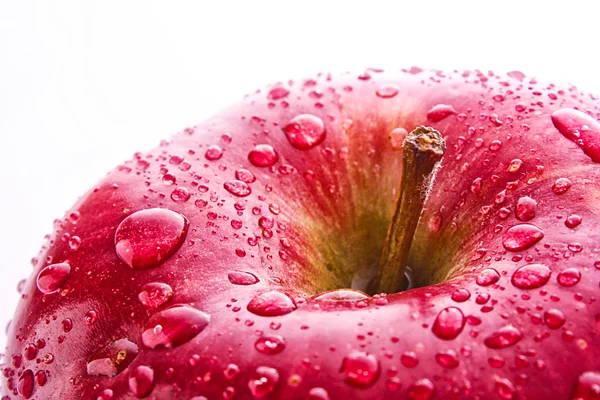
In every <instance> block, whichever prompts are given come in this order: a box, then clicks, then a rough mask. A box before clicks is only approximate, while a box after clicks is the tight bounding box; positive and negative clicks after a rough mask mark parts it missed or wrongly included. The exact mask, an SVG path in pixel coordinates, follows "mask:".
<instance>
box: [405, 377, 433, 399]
mask: <svg viewBox="0 0 600 400" xmlns="http://www.w3.org/2000/svg"><path fill="white" fill-rule="evenodd" d="M434 395H435V385H434V384H433V382H431V381H430V380H429V379H427V378H423V379H419V380H417V381H416V382H415V383H413V384H412V385H410V387H409V388H408V398H409V399H410V400H430V399H432V398H433V396H434Z"/></svg>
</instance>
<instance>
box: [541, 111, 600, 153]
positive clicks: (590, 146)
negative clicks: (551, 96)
mask: <svg viewBox="0 0 600 400" xmlns="http://www.w3.org/2000/svg"><path fill="white" fill-rule="evenodd" d="M551 118H552V123H553V124H554V126H555V127H556V129H558V131H559V132H560V133H562V135H563V136H564V137H566V138H567V139H569V140H571V141H573V142H575V143H577V145H578V146H579V147H581V148H582V149H583V152H584V153H585V154H586V155H587V156H588V157H590V158H591V159H592V161H594V162H600V123H599V122H598V121H596V120H595V119H594V118H592V117H590V116H589V115H587V114H586V113H584V112H582V111H579V110H574V109H572V108H562V109H560V110H557V111H554V112H553V113H552V116H551Z"/></svg>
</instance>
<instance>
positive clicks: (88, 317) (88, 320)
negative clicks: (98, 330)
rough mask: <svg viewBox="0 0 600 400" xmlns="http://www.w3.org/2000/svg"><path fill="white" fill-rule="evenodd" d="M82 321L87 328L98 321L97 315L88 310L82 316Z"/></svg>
mask: <svg viewBox="0 0 600 400" xmlns="http://www.w3.org/2000/svg"><path fill="white" fill-rule="evenodd" d="M83 320H84V321H85V324H86V325H88V326H90V325H94V323H95V322H96V321H97V320H98V313H97V312H96V311H94V310H90V311H88V312H86V313H85V315H84V316H83Z"/></svg>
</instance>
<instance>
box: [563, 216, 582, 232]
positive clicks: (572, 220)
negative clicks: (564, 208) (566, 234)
mask: <svg viewBox="0 0 600 400" xmlns="http://www.w3.org/2000/svg"><path fill="white" fill-rule="evenodd" d="M581 221H582V218H581V217H580V216H579V215H576V214H572V215H569V216H568V217H567V218H566V219H565V226H566V227H567V228H571V229H573V228H576V227H578V226H579V225H580V224H581Z"/></svg>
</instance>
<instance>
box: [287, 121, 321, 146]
mask: <svg viewBox="0 0 600 400" xmlns="http://www.w3.org/2000/svg"><path fill="white" fill-rule="evenodd" d="M283 132H284V133H285V135H286V136H287V138H288V140H289V142H290V144H291V145H292V147H294V148H296V149H300V150H308V149H312V148H313V147H315V146H317V145H319V144H320V143H322V142H323V141H324V140H325V136H326V132H325V124H324V123H323V120H322V119H321V118H319V117H317V116H315V115H311V114H301V115H298V116H296V117H294V118H293V119H292V120H291V121H290V122H289V123H288V124H287V125H285V126H284V127H283Z"/></svg>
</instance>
